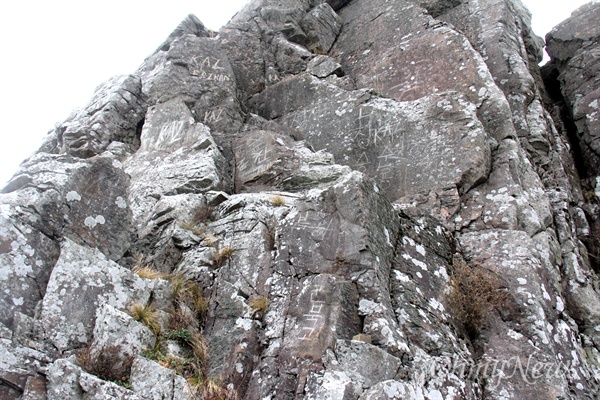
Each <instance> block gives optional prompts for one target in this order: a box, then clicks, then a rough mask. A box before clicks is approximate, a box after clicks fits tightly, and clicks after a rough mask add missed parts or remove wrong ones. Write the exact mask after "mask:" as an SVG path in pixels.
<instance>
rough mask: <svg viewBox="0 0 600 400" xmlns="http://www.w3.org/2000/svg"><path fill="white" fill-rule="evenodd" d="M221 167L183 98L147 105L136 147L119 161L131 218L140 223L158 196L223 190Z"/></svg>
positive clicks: (224, 169) (210, 139)
mask: <svg viewBox="0 0 600 400" xmlns="http://www.w3.org/2000/svg"><path fill="white" fill-rule="evenodd" d="M227 170H228V166H227V163H226V161H225V158H224V157H223V155H222V154H221V152H220V151H219V149H218V148H217V145H216V143H215V142H214V139H213V137H212V135H211V132H210V129H209V128H208V127H207V126H206V125H204V124H202V123H200V122H195V120H194V118H193V116H192V112H191V111H190V110H189V108H188V107H187V105H186V104H185V103H184V101H183V100H181V99H179V98H177V99H173V100H170V101H167V102H165V103H161V104H158V105H156V106H154V107H152V108H150V110H149V112H148V117H147V120H146V124H145V125H144V129H143V131H142V146H141V148H140V151H138V152H137V153H136V154H135V155H134V156H133V157H131V158H130V159H129V160H128V161H127V162H126V164H125V171H127V173H128V174H129V175H130V176H131V181H132V182H131V186H130V192H129V196H130V202H131V205H132V210H133V214H134V215H133V220H134V223H135V224H136V225H137V226H138V228H139V227H142V226H143V225H142V221H141V220H140V219H141V218H142V217H143V216H144V215H146V214H147V213H148V212H149V211H150V209H152V207H153V206H154V204H155V203H156V201H157V200H159V199H160V198H161V197H163V196H174V195H179V194H186V193H202V192H206V191H209V190H219V189H226V190H227V189H228V188H229V187H230V180H229V178H228V175H227Z"/></svg>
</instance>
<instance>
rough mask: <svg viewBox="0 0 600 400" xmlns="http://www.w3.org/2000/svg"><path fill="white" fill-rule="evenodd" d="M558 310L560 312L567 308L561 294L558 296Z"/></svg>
mask: <svg viewBox="0 0 600 400" xmlns="http://www.w3.org/2000/svg"><path fill="white" fill-rule="evenodd" d="M556 310H557V311H558V312H563V311H564V310H565V303H564V302H563V300H562V299H561V298H560V296H556Z"/></svg>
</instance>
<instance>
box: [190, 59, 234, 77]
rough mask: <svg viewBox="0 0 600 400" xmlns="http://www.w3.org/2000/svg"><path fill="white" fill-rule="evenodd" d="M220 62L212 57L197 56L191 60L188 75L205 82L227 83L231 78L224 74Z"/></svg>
mask: <svg viewBox="0 0 600 400" xmlns="http://www.w3.org/2000/svg"><path fill="white" fill-rule="evenodd" d="M224 72H225V68H224V67H223V66H221V60H220V59H218V58H214V57H203V56H197V57H193V58H192V62H191V66H190V73H191V74H192V75H194V76H198V77H200V78H202V79H205V80H207V81H215V82H229V81H231V78H230V77H229V75H227V74H225V73H224Z"/></svg>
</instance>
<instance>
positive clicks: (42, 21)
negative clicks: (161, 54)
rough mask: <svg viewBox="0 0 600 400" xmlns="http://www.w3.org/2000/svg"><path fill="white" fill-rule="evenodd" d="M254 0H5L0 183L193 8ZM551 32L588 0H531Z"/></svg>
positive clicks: (536, 20) (538, 25)
mask: <svg viewBox="0 0 600 400" xmlns="http://www.w3.org/2000/svg"><path fill="white" fill-rule="evenodd" d="M247 2H248V0H218V1H214V0H0V187H2V186H4V183H5V182H6V181H8V179H10V177H11V176H12V175H13V174H14V172H15V171H16V169H17V167H18V165H19V164H20V162H21V161H23V159H25V158H26V157H28V156H29V155H30V154H31V153H32V152H34V151H35V150H36V149H37V148H38V147H39V145H40V144H41V142H42V139H43V137H44V136H45V135H46V133H47V132H48V131H49V130H50V129H51V128H52V127H53V126H54V125H55V124H56V123H58V122H61V121H63V120H64V119H66V118H67V117H68V116H69V114H70V113H71V111H72V110H73V109H75V108H77V107H82V106H84V105H85V104H86V103H87V102H88V100H89V99H90V98H91V96H92V93H93V92H94V89H95V88H96V87H97V86H98V85H99V84H101V83H102V82H104V81H105V80H107V79H108V78H110V77H111V76H114V75H119V74H128V73H132V72H134V71H135V70H136V69H137V67H138V66H139V65H140V64H141V63H142V62H143V60H144V58H145V57H147V56H148V55H149V54H150V53H152V52H153V51H154V50H155V49H156V48H157V47H158V46H159V45H160V44H161V43H162V42H163V41H164V39H165V38H166V37H167V36H168V35H169V34H170V33H171V31H173V29H175V27H176V26H177V25H178V24H179V22H180V21H181V20H183V18H185V16H186V15H187V14H190V13H192V14H195V15H196V16H197V17H198V18H200V20H201V21H202V22H203V23H204V24H205V25H206V26H207V27H209V28H210V29H213V30H218V29H219V28H220V27H221V26H222V25H224V24H225V23H226V22H227V21H228V20H229V19H230V18H231V17H232V16H233V15H234V14H235V13H236V12H237V11H238V10H240V9H241V8H242V7H243V5H244V4H246V3H247ZM524 2H525V4H526V5H527V7H528V8H529V10H530V11H531V12H532V14H533V25H534V30H535V32H536V33H537V34H538V35H540V36H542V37H543V36H544V35H545V34H546V32H548V31H549V30H550V29H551V28H552V27H553V26H555V25H556V24H558V23H559V22H560V21H562V20H564V19H566V18H567V17H568V16H569V15H570V13H571V12H572V11H573V10H574V9H575V8H577V7H579V6H581V5H582V4H585V3H587V0H524Z"/></svg>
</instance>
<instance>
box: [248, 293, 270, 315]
mask: <svg viewBox="0 0 600 400" xmlns="http://www.w3.org/2000/svg"><path fill="white" fill-rule="evenodd" d="M248 305H249V306H250V308H252V316H253V317H258V318H261V317H262V316H263V315H265V313H266V312H267V310H268V309H269V299H267V298H266V297H265V296H258V297H253V298H251V299H250V301H248Z"/></svg>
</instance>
